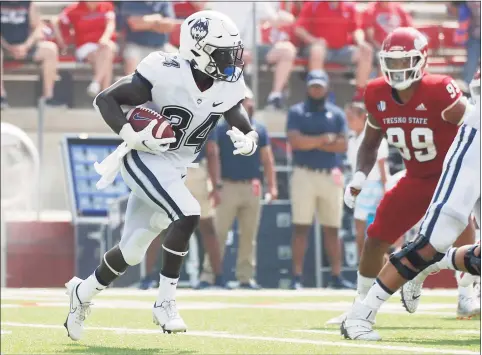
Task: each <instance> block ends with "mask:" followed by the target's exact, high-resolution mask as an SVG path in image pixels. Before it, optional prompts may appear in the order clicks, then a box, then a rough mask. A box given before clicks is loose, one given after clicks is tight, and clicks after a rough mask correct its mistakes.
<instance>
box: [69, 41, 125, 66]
mask: <svg viewBox="0 0 482 355" xmlns="http://www.w3.org/2000/svg"><path fill="white" fill-rule="evenodd" d="M97 49H99V43H94V42H89V43H84V44H83V45H81V46H80V47H78V48H76V49H75V58H77V60H78V61H79V62H83V61H85V60H86V59H87V57H88V56H89V54H90V53H93V52H95V51H96V50H97ZM117 50H118V47H117V46H116V49H115V51H116V52H117Z"/></svg>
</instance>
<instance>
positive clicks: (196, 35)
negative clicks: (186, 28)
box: [191, 17, 209, 42]
mask: <svg viewBox="0 0 482 355" xmlns="http://www.w3.org/2000/svg"><path fill="white" fill-rule="evenodd" d="M208 32H209V20H208V19H207V18H205V17H202V18H199V19H198V20H197V21H196V22H195V23H194V25H192V27H191V36H192V38H193V39H194V40H195V41H196V42H199V41H202V40H203V39H204V38H206V36H207V35H208Z"/></svg>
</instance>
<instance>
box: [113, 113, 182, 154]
mask: <svg viewBox="0 0 482 355" xmlns="http://www.w3.org/2000/svg"><path fill="white" fill-rule="evenodd" d="M156 123H157V122H156V121H154V120H153V121H151V122H150V123H149V124H148V125H147V126H146V128H144V129H143V130H142V131H140V132H136V131H134V129H133V128H132V126H131V125H130V123H126V124H125V125H124V126H122V129H121V130H120V132H119V136H121V138H122V139H123V140H124V142H126V144H127V146H128V147H129V148H130V149H135V150H140V151H143V152H147V153H151V154H156V155H158V154H162V153H164V152H165V151H167V150H168V149H169V144H171V143H174V142H176V138H174V137H172V138H160V139H159V138H154V136H153V135H152V131H153V129H154V126H155V125H156Z"/></svg>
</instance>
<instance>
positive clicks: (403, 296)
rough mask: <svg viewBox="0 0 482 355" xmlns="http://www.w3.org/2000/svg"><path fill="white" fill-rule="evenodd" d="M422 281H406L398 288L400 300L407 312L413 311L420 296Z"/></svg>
mask: <svg viewBox="0 0 482 355" xmlns="http://www.w3.org/2000/svg"><path fill="white" fill-rule="evenodd" d="M422 287H423V283H418V282H415V281H414V280H412V281H408V282H406V283H405V285H403V286H402V289H401V290H400V301H401V302H402V304H403V307H404V308H405V309H406V310H407V312H408V313H415V311H416V310H417V308H418V304H419V303H420V296H422Z"/></svg>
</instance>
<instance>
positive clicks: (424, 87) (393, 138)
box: [365, 74, 462, 178]
mask: <svg viewBox="0 0 482 355" xmlns="http://www.w3.org/2000/svg"><path fill="white" fill-rule="evenodd" d="M461 97H462V93H461V91H460V89H459V88H458V86H457V84H456V83H455V81H454V80H453V79H452V78H451V77H449V76H445V75H432V74H424V76H423V77H422V79H421V81H420V84H419V85H418V87H417V89H416V92H415V94H414V95H413V96H412V98H411V99H410V101H409V102H407V103H406V104H403V105H402V104H399V103H398V102H396V101H395V99H394V98H393V96H392V88H391V86H390V85H388V84H387V83H386V82H385V80H384V78H382V77H380V78H377V79H375V80H373V81H371V82H370V83H369V84H368V86H367V88H366V91H365V105H366V108H367V111H368V112H369V113H370V115H371V116H372V117H373V118H374V119H375V120H376V122H377V124H378V126H379V127H380V128H381V129H382V130H383V132H384V133H385V136H386V138H387V141H388V143H389V144H391V145H393V146H395V147H397V148H398V149H399V151H400V154H401V155H402V157H403V160H404V162H405V167H406V169H407V177H418V178H425V177H433V176H440V174H441V172H442V166H443V161H444V158H445V155H446V154H447V151H448V150H449V147H450V145H451V144H452V142H453V140H454V138H455V135H456V134H457V130H458V127H457V126H456V125H454V124H452V123H449V122H447V121H445V120H444V119H443V118H442V112H443V111H444V110H446V109H447V108H450V107H452V106H453V105H455V103H456V102H457V101H458V100H460V98H461Z"/></svg>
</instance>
